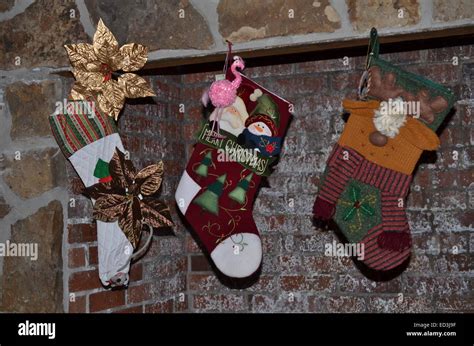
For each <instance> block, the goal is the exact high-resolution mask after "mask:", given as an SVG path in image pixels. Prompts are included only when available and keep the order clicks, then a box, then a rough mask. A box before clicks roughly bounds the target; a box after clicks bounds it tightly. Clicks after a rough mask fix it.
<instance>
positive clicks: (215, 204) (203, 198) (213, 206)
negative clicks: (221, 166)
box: [193, 174, 227, 215]
mask: <svg viewBox="0 0 474 346" xmlns="http://www.w3.org/2000/svg"><path fill="white" fill-rule="evenodd" d="M226 176H227V174H224V175H221V176H220V177H219V178H217V180H216V181H215V182H213V183H212V184H211V185H209V186H208V187H207V189H206V191H204V192H203V193H201V194H200V195H199V196H198V197H196V199H195V200H194V201H193V203H196V204H197V205H199V206H200V207H201V208H202V209H204V210H206V211H208V212H210V213H212V214H214V215H219V201H218V200H219V197H220V196H221V195H222V190H223V188H224V183H225V179H226Z"/></svg>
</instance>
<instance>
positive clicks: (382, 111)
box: [374, 97, 407, 138]
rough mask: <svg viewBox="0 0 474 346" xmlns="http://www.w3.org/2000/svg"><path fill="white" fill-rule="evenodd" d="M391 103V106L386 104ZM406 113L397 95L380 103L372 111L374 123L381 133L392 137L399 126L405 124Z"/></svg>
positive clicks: (396, 132) (396, 133)
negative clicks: (393, 98)
mask: <svg viewBox="0 0 474 346" xmlns="http://www.w3.org/2000/svg"><path fill="white" fill-rule="evenodd" d="M390 104H391V107H389V106H388V105H390ZM406 120H407V114H406V112H405V108H404V107H403V100H402V99H401V98H400V97H398V98H396V99H395V100H393V101H391V102H389V103H387V102H385V103H384V102H382V103H380V107H379V109H377V110H376V111H375V112H374V125H375V128H376V129H377V131H379V132H380V133H381V134H383V135H385V136H387V137H389V138H394V137H395V136H396V135H398V132H399V130H400V128H401V127H402V126H403V125H405V122H406Z"/></svg>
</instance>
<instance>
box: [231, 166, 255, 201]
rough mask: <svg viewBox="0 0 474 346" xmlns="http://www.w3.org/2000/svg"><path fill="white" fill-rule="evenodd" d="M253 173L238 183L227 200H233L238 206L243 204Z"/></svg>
mask: <svg viewBox="0 0 474 346" xmlns="http://www.w3.org/2000/svg"><path fill="white" fill-rule="evenodd" d="M252 177H253V173H250V174H249V175H247V176H246V177H245V178H244V179H242V180H241V181H239V183H238V184H237V187H236V188H235V189H233V190H232V192H230V193H229V198H230V199H233V200H234V201H236V202H237V203H239V204H244V203H245V198H246V196H247V190H248V188H249V184H250V181H251V180H252Z"/></svg>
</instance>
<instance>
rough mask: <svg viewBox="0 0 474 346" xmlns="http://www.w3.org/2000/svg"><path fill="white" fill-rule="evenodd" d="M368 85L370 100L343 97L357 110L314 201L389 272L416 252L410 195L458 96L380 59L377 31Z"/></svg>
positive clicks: (367, 258) (321, 214)
mask: <svg viewBox="0 0 474 346" xmlns="http://www.w3.org/2000/svg"><path fill="white" fill-rule="evenodd" d="M370 52H371V53H370V56H369V63H368V71H367V73H366V77H367V78H368V80H367V87H366V88H365V89H364V90H363V91H362V96H363V97H364V98H367V99H369V100H370V101H350V100H346V101H344V102H343V106H344V109H345V110H346V111H348V112H349V113H350V117H349V120H348V122H347V124H346V126H345V128H344V131H343V133H342V135H341V137H340V139H339V141H338V143H337V144H336V145H335V147H334V149H333V151H332V153H331V155H330V157H329V159H328V164H327V167H326V171H325V173H324V177H323V179H322V183H321V186H320V190H319V195H318V197H317V199H316V201H315V204H314V209H313V212H314V215H315V217H316V218H319V219H323V220H328V219H330V218H334V220H335V222H336V224H337V225H338V226H339V228H340V229H341V231H342V233H343V234H344V235H345V237H346V238H347V239H348V240H349V241H350V242H351V243H362V244H363V245H364V248H363V249H364V254H363V256H362V257H363V260H362V261H363V262H364V263H365V264H366V265H367V266H369V267H370V268H373V269H376V270H389V269H392V268H395V267H397V266H398V265H400V264H401V263H403V262H404V261H405V260H406V259H407V258H408V257H409V256H410V246H411V236H410V231H409V226H408V220H407V217H406V214H405V198H406V195H407V194H408V191H409V185H410V182H411V179H412V177H411V175H412V172H413V169H414V168H415V165H416V163H417V161H418V159H419V157H420V155H421V153H422V152H423V150H435V149H437V148H438V146H439V139H438V136H437V135H436V133H435V132H434V131H435V130H436V129H437V128H438V127H439V125H440V124H441V122H442V121H443V119H444V118H445V117H446V115H447V113H448V112H449V110H450V108H451V106H452V104H453V102H454V99H453V94H452V92H451V91H449V90H448V89H446V88H444V87H442V86H440V85H437V84H435V83H433V82H431V81H428V80H426V79H424V78H422V77H420V76H416V75H413V74H411V73H408V72H405V71H403V70H400V69H399V68H397V67H395V66H393V65H391V64H390V63H388V62H386V61H383V60H381V59H379V58H378V38H377V32H376V30H375V29H373V30H372V32H371V43H370Z"/></svg>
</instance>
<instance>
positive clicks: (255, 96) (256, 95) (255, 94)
mask: <svg viewBox="0 0 474 346" xmlns="http://www.w3.org/2000/svg"><path fill="white" fill-rule="evenodd" d="M262 95H263V92H262V90H261V89H255V90H254V91H253V93H252V94H251V95H250V96H249V98H250V101H253V102H256V101H257V99H258V98H259V97H260V96H262Z"/></svg>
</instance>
